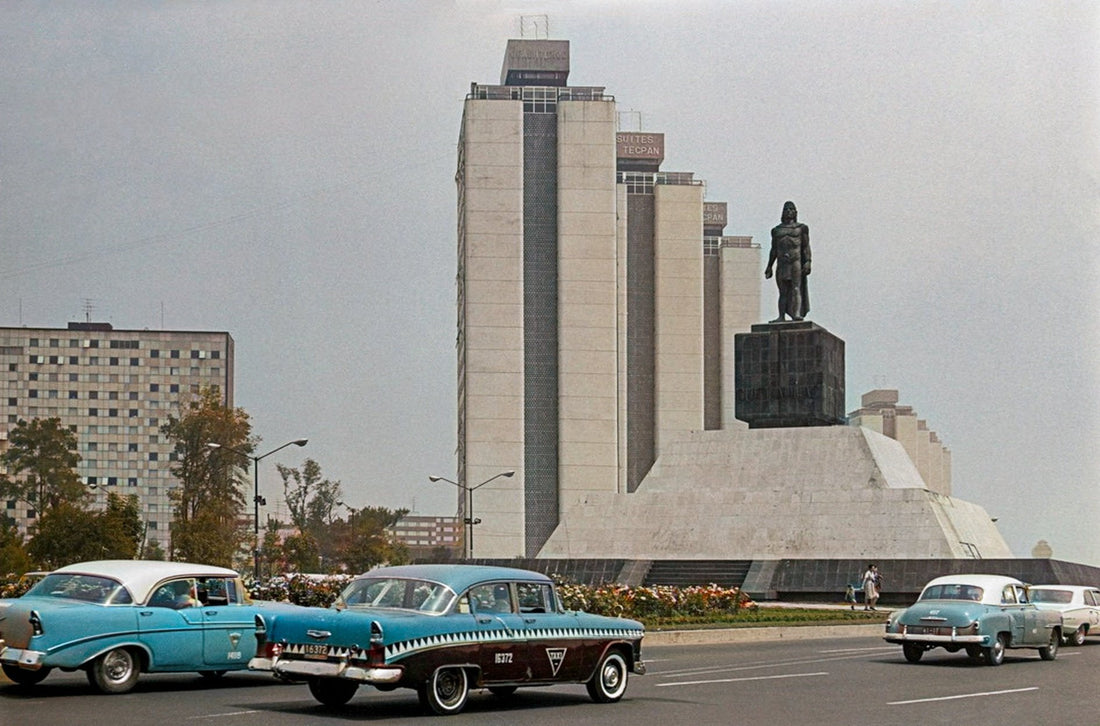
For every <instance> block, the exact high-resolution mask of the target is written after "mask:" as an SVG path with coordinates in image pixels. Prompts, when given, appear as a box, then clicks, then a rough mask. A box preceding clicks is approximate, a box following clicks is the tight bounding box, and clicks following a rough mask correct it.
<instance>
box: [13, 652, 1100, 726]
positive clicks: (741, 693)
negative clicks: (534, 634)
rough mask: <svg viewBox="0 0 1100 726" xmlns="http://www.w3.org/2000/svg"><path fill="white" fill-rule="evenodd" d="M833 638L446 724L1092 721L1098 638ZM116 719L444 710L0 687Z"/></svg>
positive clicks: (145, 721) (74, 683) (405, 697)
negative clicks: (1054, 646) (1006, 646)
mask: <svg viewBox="0 0 1100 726" xmlns="http://www.w3.org/2000/svg"><path fill="white" fill-rule="evenodd" d="M852 632H853V634H852V635H850V636H849V637H843V638H825V639H810V640H791V639H783V640H778V641H757V642H735V643H721V644H713V645H667V646H647V648H646V650H645V656H646V660H647V661H648V663H649V675H646V676H644V677H634V678H632V679H631V682H630V687H629V690H628V691H627V695H626V698H624V699H623V701H621V702H620V703H617V704H610V705H599V704H595V703H592V702H591V701H590V700H589V698H588V696H587V694H586V693H585V690H584V687H583V686H558V687H553V688H544V689H529V690H520V691H519V692H518V693H517V694H516V695H515V696H513V697H512V698H510V699H506V700H504V699H500V698H497V697H495V696H493V695H491V694H489V693H487V692H483V691H478V692H475V694H473V695H472V696H471V699H470V702H469V705H468V706H467V709H466V711H465V712H464V713H462V714H460V715H458V716H454V717H450V718H448V719H446V723H451V724H455V725H456V726H458V725H459V724H479V725H480V724H516V723H523V724H536V723H537V724H540V725H541V724H585V726H592V724H600V726H604V725H605V724H606V725H607V726H644V725H647V724H662V725H671V724H681V723H688V724H689V725H690V726H705V725H707V724H742V723H744V724H754V726H758V725H767V724H791V723H794V724H815V725H820V724H825V725H830V724H836V725H838V726H840V725H842V724H843V725H845V726H847V725H848V724H856V725H857V726H862V724H875V726H893V725H895V724H896V725H898V726H901V725H905V726H909V725H910V724H958V723H965V724H967V726H984V725H985V724H989V725H990V726H993V725H996V726H1003V724H1005V723H1014V724H1015V723H1037V724H1052V723H1081V724H1096V723H1100V720H1098V717H1097V713H1098V712H1100V694H1097V692H1096V690H1097V689H1096V685H1097V683H1098V681H1097V678H1096V673H1097V671H1098V670H1100V638H1094V639H1092V640H1091V641H1090V642H1089V643H1088V644H1086V645H1085V646H1084V647H1081V648H1063V649H1062V650H1061V652H1060V654H1059V656H1058V659H1057V660H1056V661H1053V662H1044V661H1040V660H1039V658H1038V656H1037V655H1036V654H1035V653H1034V651H1009V653H1008V656H1007V657H1006V658H1005V663H1004V665H1002V666H1000V667H996V668H992V667H988V666H981V665H975V664H972V663H970V662H969V661H968V660H967V659H966V658H965V657H964V656H961V655H949V654H947V653H944V652H943V651H942V650H941V651H933V653H930V654H928V655H926V656H925V658H924V660H922V661H921V662H920V663H919V664H916V665H912V664H909V663H906V662H905V660H904V659H903V658H902V656H901V650H900V648H898V647H897V646H890V645H887V644H886V643H884V642H882V640H881V639H880V638H879V637H878V635H877V633H876V634H854V633H855V631H852ZM93 722H95V723H110V724H112V726H115V725H117V726H129V725H131V724H132V725H134V726H149V724H158V726H159V725H160V724H163V723H166V722H167V723H171V724H172V726H182V725H185V724H186V725H190V724H195V725H198V726H201V725H202V724H218V726H253V725H258V726H282V725H283V724H287V725H291V724H293V725H299V724H305V725H307V726H308V725H310V724H334V723H363V722H369V723H371V724H411V723H437V724H438V723H440V722H441V721H440V720H439V719H437V718H430V717H427V716H425V715H423V713H422V712H421V711H420V710H419V707H418V704H417V701H416V696H415V695H414V694H413V693H412V691H408V690H399V691H394V692H391V693H381V692H379V691H375V690H373V689H366V688H364V689H361V690H360V692H359V694H358V695H357V696H356V697H355V698H354V699H353V700H352V701H351V703H350V704H348V705H347V706H345V707H344V708H341V709H336V710H327V709H325V708H323V707H321V706H319V705H318V704H317V703H316V702H314V701H313V699H312V698H311V697H310V695H309V693H308V691H307V689H306V688H305V687H304V686H300V685H281V684H277V683H275V682H273V681H272V680H270V679H269V677H267V676H262V675H259V674H250V673H238V674H230V675H228V676H226V678H225V679H223V680H222V681H221V682H219V683H217V684H210V683H207V682H205V681H202V680H200V679H199V678H197V677H195V676H193V675H179V676H174V675H168V676H163V675H158V676H145V677H143V679H142V680H141V681H140V682H139V684H138V688H137V690H136V691H135V692H133V693H130V694H127V695H124V696H100V695H96V694H95V693H94V692H93V691H92V690H91V688H90V687H89V686H88V684H87V682H86V680H85V678H84V675H83V674H82V673H69V674H66V673H54V674H51V675H50V677H49V678H48V679H47V680H46V681H45V682H44V683H42V684H40V685H39V686H37V687H35V688H33V689H22V688H18V687H15V686H10V685H5V686H0V723H3V724H5V725H6V724H22V723H35V724H66V726H68V725H70V724H77V723H93Z"/></svg>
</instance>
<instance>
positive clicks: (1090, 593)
mask: <svg viewBox="0 0 1100 726" xmlns="http://www.w3.org/2000/svg"><path fill="white" fill-rule="evenodd" d="M1085 604H1086V605H1098V604H1100V600H1097V598H1096V591H1095V590H1085Z"/></svg>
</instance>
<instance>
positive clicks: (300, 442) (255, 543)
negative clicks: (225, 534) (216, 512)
mask: <svg viewBox="0 0 1100 726" xmlns="http://www.w3.org/2000/svg"><path fill="white" fill-rule="evenodd" d="M307 443H309V439H295V440H294V441H288V442H286V443H285V444H283V445H282V446H280V447H278V448H275V449H272V450H271V451H269V452H267V453H266V454H262V455H261V456H253V455H252V454H249V453H248V452H247V451H241V450H240V449H234V448H233V447H232V446H223V445H222V444H216V443H214V442H210V443H208V444H207V445H206V446H207V448H210V449H225V450H226V451H232V452H233V453H234V454H238V455H240V456H243V457H245V458H247V459H252V567H253V572H252V575H253V577H254V578H255V579H257V580H259V579H260V459H264V458H266V457H268V456H271V455H272V454H274V453H275V452H276V451H282V450H283V449H285V448H286V447H288V446H291V445H293V446H305V445H306V444H307ZM265 503H266V502H265Z"/></svg>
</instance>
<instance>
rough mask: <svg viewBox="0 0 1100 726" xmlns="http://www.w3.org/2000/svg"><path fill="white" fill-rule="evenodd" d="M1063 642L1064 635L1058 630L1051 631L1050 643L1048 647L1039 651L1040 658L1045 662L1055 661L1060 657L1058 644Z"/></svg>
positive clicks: (1052, 629)
mask: <svg viewBox="0 0 1100 726" xmlns="http://www.w3.org/2000/svg"><path fill="white" fill-rule="evenodd" d="M1061 642H1062V634H1061V633H1060V632H1058V628H1051V629H1050V642H1049V643H1047V647H1045V648H1040V649H1039V657H1040V658H1042V659H1043V660H1054V659H1055V658H1057V657H1058V644H1059V643H1061Z"/></svg>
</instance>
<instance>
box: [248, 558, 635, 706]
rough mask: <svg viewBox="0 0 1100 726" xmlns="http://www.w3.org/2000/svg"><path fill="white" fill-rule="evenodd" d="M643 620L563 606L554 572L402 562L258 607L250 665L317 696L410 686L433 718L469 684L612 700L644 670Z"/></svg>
mask: <svg viewBox="0 0 1100 726" xmlns="http://www.w3.org/2000/svg"><path fill="white" fill-rule="evenodd" d="M644 635H645V630H644V628H643V626H642V624H641V623H639V622H638V621H636V620H629V619H626V618H617V617H607V616H602V615H595V614H591V613H584V612H577V611H567V610H566V609H565V608H564V607H563V606H562V602H561V599H560V598H559V596H558V593H557V590H556V588H555V586H554V582H553V580H551V579H550V578H549V577H546V576H545V575H542V574H540V573H537V572H531V571H528V570H521V569H515V568H509V567H482V566H475V565H406V566H400V567H383V568H377V569H375V570H372V571H370V572H368V573H366V574H364V575H360V576H358V577H356V578H355V579H353V580H352V581H351V582H350V583H349V584H348V585H347V587H346V588H345V589H344V591H343V592H342V593H341V595H340V597H339V598H338V599H337V601H336V603H335V604H334V605H333V607H331V608H328V609H325V608H303V609H301V610H298V611H297V612H294V613H275V614H273V617H272V616H269V615H268V614H267V613H261V614H260V615H259V616H257V626H256V641H257V650H256V657H255V658H253V659H252V661H251V663H250V666H249V667H251V668H253V669H255V670H261V671H270V672H272V673H274V674H275V675H276V676H279V677H281V678H283V679H285V680H297V681H305V682H307V683H308V684H309V690H310V693H312V694H313V697H314V698H316V699H317V700H318V701H320V702H321V703H323V704H325V705H328V706H338V705H343V704H345V703H347V702H348V701H349V700H350V699H351V698H352V696H354V695H355V692H356V690H357V689H358V688H359V686H360V685H369V686H374V687H375V688H377V689H379V690H383V691H389V690H393V689H395V688H410V689H413V690H415V691H416V693H417V695H418V697H419V700H420V703H421V705H422V706H423V707H424V708H426V709H427V710H428V711H430V712H434V713H435V714H439V715H448V714H455V713H458V712H460V711H461V710H462V709H463V708H464V707H465V705H466V702H467V695H468V693H469V691H470V689H472V688H487V689H488V690H489V691H490V692H491V693H494V694H497V695H500V696H507V695H510V694H511V693H512V692H514V691H515V690H516V689H517V688H520V687H525V686H547V685H552V684H555V683H584V684H585V685H586V686H587V688H588V694H589V696H590V697H591V698H592V699H593V700H594V701H596V702H597V703H611V702H614V701H618V700H619V699H621V698H622V697H623V694H624V693H625V692H626V685H627V678H628V675H629V674H630V673H637V674H642V673H645V665H644V663H643V662H642V657H641V642H642V638H643V636H644Z"/></svg>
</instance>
